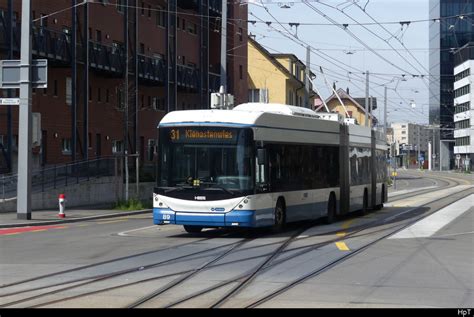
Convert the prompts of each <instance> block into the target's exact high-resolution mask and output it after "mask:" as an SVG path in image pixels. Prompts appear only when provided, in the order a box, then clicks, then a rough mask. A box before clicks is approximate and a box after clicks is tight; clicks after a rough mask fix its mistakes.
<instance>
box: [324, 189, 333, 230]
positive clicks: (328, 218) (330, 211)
mask: <svg viewBox="0 0 474 317" xmlns="http://www.w3.org/2000/svg"><path fill="white" fill-rule="evenodd" d="M335 220H336V198H334V195H331V196H329V201H328V215H327V216H326V219H325V222H326V224H331V223H333V222H334V221H335Z"/></svg>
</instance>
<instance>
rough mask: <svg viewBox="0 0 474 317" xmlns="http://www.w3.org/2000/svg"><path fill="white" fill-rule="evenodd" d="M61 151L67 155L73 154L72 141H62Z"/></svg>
mask: <svg viewBox="0 0 474 317" xmlns="http://www.w3.org/2000/svg"><path fill="white" fill-rule="evenodd" d="M61 151H62V153H63V154H65V155H69V154H71V139H62V142H61Z"/></svg>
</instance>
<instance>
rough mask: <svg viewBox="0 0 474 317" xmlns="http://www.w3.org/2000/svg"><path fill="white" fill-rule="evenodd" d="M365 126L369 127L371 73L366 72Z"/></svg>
mask: <svg viewBox="0 0 474 317" xmlns="http://www.w3.org/2000/svg"><path fill="white" fill-rule="evenodd" d="M365 126H366V127H368V126H369V71H366V72H365Z"/></svg>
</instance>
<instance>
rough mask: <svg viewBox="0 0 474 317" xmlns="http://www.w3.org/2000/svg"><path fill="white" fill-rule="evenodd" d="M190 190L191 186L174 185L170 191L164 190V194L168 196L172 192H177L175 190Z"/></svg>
mask: <svg viewBox="0 0 474 317" xmlns="http://www.w3.org/2000/svg"><path fill="white" fill-rule="evenodd" d="M190 188H192V186H181V185H176V186H175V187H173V188H171V189H168V190H165V194H168V193H171V192H174V191H177V190H180V191H181V190H184V189H190Z"/></svg>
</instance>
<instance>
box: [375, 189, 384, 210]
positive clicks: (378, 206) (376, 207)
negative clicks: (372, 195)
mask: <svg viewBox="0 0 474 317" xmlns="http://www.w3.org/2000/svg"><path fill="white" fill-rule="evenodd" d="M381 195H382V197H381V198H380V199H381V200H380V204H378V205H375V207H374V209H375V210H380V209H382V208H383V200H384V198H385V185H382V194H381Z"/></svg>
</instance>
